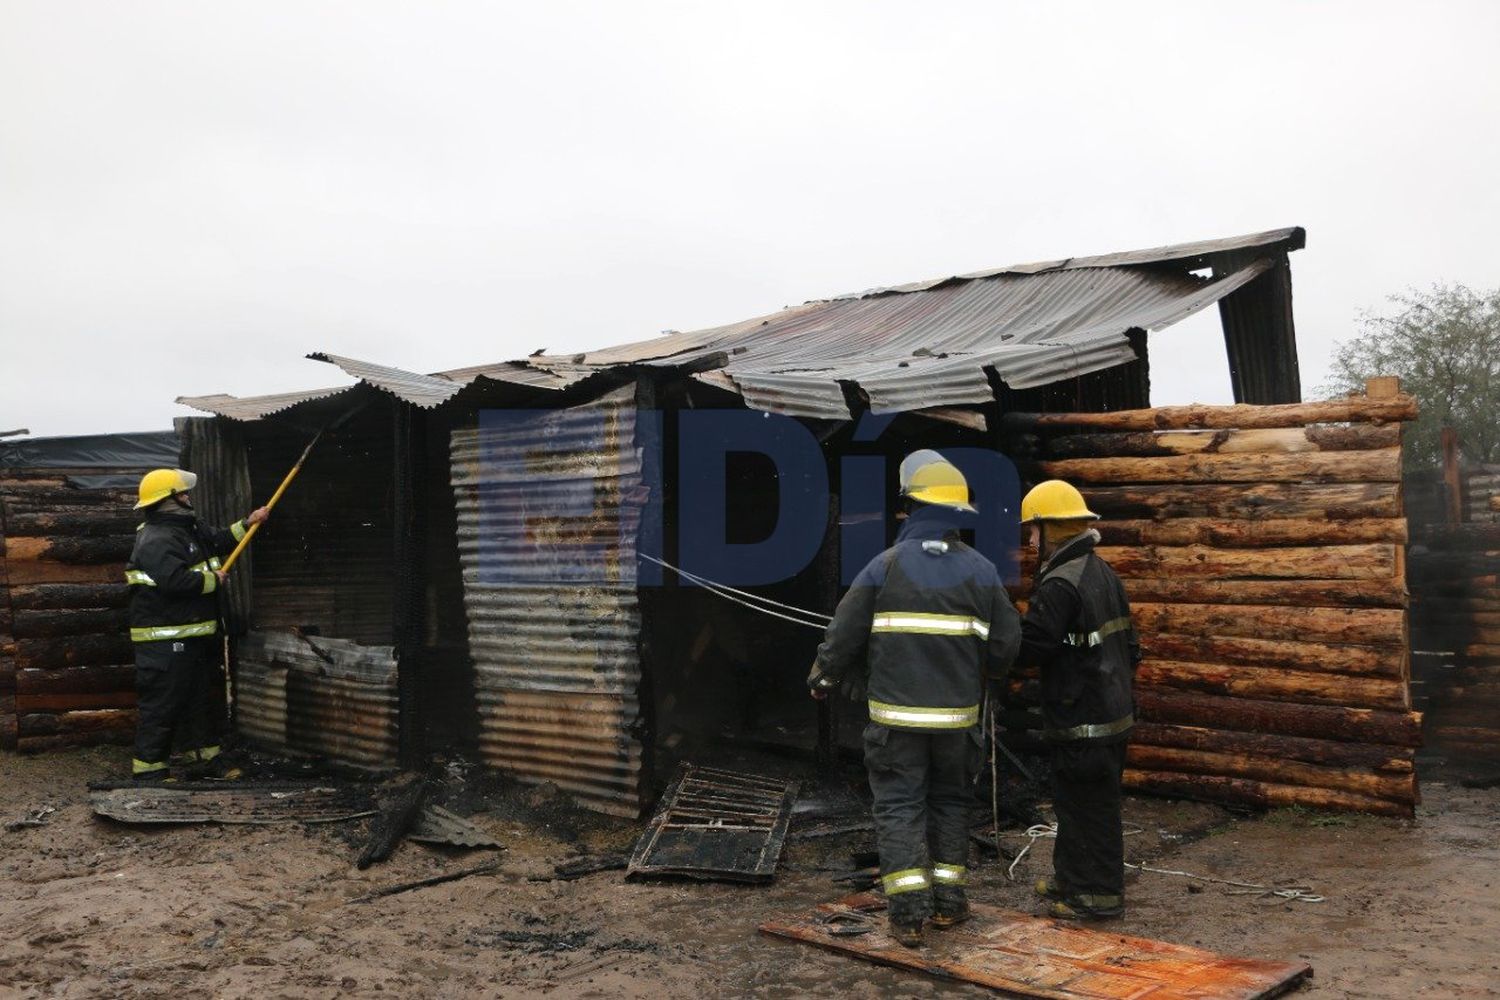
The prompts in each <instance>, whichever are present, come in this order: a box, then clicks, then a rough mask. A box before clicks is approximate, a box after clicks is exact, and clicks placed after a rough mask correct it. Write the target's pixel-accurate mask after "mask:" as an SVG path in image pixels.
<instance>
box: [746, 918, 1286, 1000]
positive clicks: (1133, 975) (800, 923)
mask: <svg viewBox="0 0 1500 1000" xmlns="http://www.w3.org/2000/svg"><path fill="white" fill-rule="evenodd" d="M970 908H971V910H972V915H971V917H970V919H969V921H968V922H967V923H965V924H963V925H961V926H959V927H956V928H953V929H952V930H948V931H944V932H943V933H942V934H935V935H932V936H931V937H930V938H929V939H928V945H927V947H924V948H904V947H902V946H901V945H899V944H897V943H896V942H895V940H894V939H892V938H891V937H890V935H889V933H888V932H887V929H886V923H885V920H884V910H885V900H884V898H883V897H880V896H876V895H874V894H873V893H860V894H858V895H854V896H849V897H846V898H844V899H841V900H838V901H836V902H832V903H824V904H822V905H820V906H818V907H817V908H816V909H813V910H809V911H804V912H802V913H799V914H796V915H793V916H788V917H780V918H776V919H772V920H768V921H766V922H765V923H763V924H761V925H760V931H761V933H762V934H769V935H772V936H775V937H782V938H788V939H790V940H793V941H801V942H803V943H805V944H812V945H816V946H818V947H821V948H827V949H829V950H830V951H835V952H840V953H842V954H845V955H849V956H852V957H855V958H861V959H864V960H866V961H871V962H876V963H879V964H881V965H889V966H894V967H897V968H904V969H910V970H913V971H916V972H925V973H928V974H930V975H934V976H937V977H939V978H941V979H942V980H944V981H953V980H959V981H962V982H969V983H976V984H978V985H981V986H986V987H989V988H991V989H996V990H1001V991H1004V992H1005V994H1006V995H1007V996H1020V997H1039V998H1046V1000H1126V998H1132V1000H1134V998H1140V997H1146V996H1149V997H1150V998H1151V1000H1202V998H1204V997H1214V998H1216V1000H1261V998H1266V997H1273V996H1278V995H1280V994H1281V993H1283V992H1285V991H1286V990H1288V989H1291V988H1292V987H1293V986H1294V985H1295V984H1296V983H1298V982H1300V981H1301V980H1303V979H1305V978H1307V977H1308V976H1310V975H1312V969H1311V968H1310V967H1309V966H1307V965H1305V964H1303V963H1300V962H1269V961H1264V960H1260V959H1249V958H1227V957H1225V956H1221V955H1215V954H1213V953H1212V952H1207V951H1202V950H1200V949H1197V948H1188V947H1185V946H1183V945H1176V944H1168V943H1166V942H1163V941H1152V940H1149V939H1147V938H1138V937H1130V936H1128V935H1124V934H1120V933H1119V932H1118V931H1117V930H1116V929H1113V928H1099V929H1094V928H1089V927H1083V926H1079V925H1078V924H1074V923H1069V922H1066V921H1058V920H1052V919H1049V918H1047V917H1034V916H1030V915H1028V914H1023V913H1015V912H1011V911H1008V910H1002V909H1000V908H999V907H995V906H988V905H986V904H983V903H970ZM850 922H854V923H857V924H860V925H862V926H865V927H868V931H867V932H865V933H860V934H853V935H851V934H836V933H834V931H835V930H836V929H837V927H838V924H839V923H844V924H845V925H847V924H848V923H850ZM903 992H910V991H903ZM924 992H925V991H924Z"/></svg>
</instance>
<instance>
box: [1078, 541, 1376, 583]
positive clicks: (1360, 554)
mask: <svg viewBox="0 0 1500 1000" xmlns="http://www.w3.org/2000/svg"><path fill="white" fill-rule="evenodd" d="M1396 551H1397V546H1395V545H1384V544H1371V545H1326V546H1319V547H1307V548H1284V549H1216V548H1211V547H1209V546H1206V545H1183V546H1160V545H1153V546H1142V547H1139V548H1127V547H1123V546H1117V545H1101V546H1099V547H1098V548H1097V549H1095V552H1096V553H1097V554H1098V555H1099V556H1100V558H1102V559H1104V560H1105V561H1106V562H1108V563H1109V564H1110V566H1111V567H1113V568H1114V571H1115V572H1116V573H1118V574H1119V575H1120V576H1122V577H1125V578H1127V579H1128V578H1129V577H1135V576H1149V577H1162V576H1185V577H1197V576H1208V577H1214V578H1216V579H1220V580H1224V579H1236V578H1242V579H1293V580H1308V579H1319V580H1328V579H1341V580H1378V579H1391V578H1393V577H1394V576H1395V575H1396V568H1397V559H1396ZM1126 588H1127V590H1128V589H1129V583H1128V582H1127V584H1126Z"/></svg>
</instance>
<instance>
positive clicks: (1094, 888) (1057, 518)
mask: <svg viewBox="0 0 1500 1000" xmlns="http://www.w3.org/2000/svg"><path fill="white" fill-rule="evenodd" d="M1097 519H1098V515H1097V514H1095V513H1093V512H1092V511H1091V510H1089V509H1088V505H1087V504H1085V503H1084V500H1083V495H1082V494H1080V493H1079V492H1078V490H1076V489H1075V488H1073V487H1072V486H1071V485H1069V484H1068V483H1065V482H1063V481H1062V480H1060V479H1052V480H1048V481H1047V482H1044V483H1039V484H1038V485H1037V486H1036V487H1035V488H1033V489H1032V490H1031V491H1030V492H1029V493H1027V494H1026V497H1025V498H1024V499H1023V500H1022V501H1021V523H1022V524H1025V525H1029V526H1030V535H1031V545H1032V547H1033V548H1035V549H1036V550H1037V558H1038V566H1037V570H1036V582H1035V586H1034V587H1033V589H1032V593H1031V602H1030V604H1029V605H1028V606H1027V608H1026V617H1025V618H1024V620H1023V621H1022V623H1021V651H1020V654H1019V656H1018V657H1017V660H1016V662H1017V663H1018V664H1020V665H1022V666H1036V667H1038V668H1039V669H1040V671H1041V677H1042V719H1043V725H1044V731H1043V734H1044V736H1045V737H1046V739H1047V741H1048V742H1049V743H1051V744H1052V801H1053V808H1054V809H1055V810H1056V812H1057V841H1056V845H1055V847H1054V848H1053V854H1052V870H1053V874H1052V877H1050V878H1046V879H1042V880H1040V881H1039V882H1037V884H1036V892H1037V894H1038V895H1039V896H1042V897H1043V898H1045V899H1047V900H1050V901H1051V905H1050V907H1049V912H1050V913H1051V915H1052V916H1054V917H1059V918H1063V919H1070V920H1081V919H1102V918H1107V917H1117V916H1119V915H1121V914H1122V913H1124V912H1125V845H1124V833H1123V829H1122V825H1121V818H1120V777H1121V774H1122V773H1123V772H1124V770H1125V743H1126V741H1127V740H1128V739H1129V738H1130V728H1131V726H1132V725H1134V714H1133V710H1134V704H1135V702H1134V695H1133V693H1132V686H1133V683H1134V679H1135V668H1136V664H1137V663H1139V662H1140V659H1141V652H1140V640H1139V638H1138V637H1137V635H1136V630H1135V627H1134V626H1133V625H1132V624H1131V620H1130V604H1129V602H1128V601H1127V600H1126V598H1125V588H1124V587H1123V586H1121V584H1120V578H1119V577H1117V576H1116V575H1115V573H1114V570H1112V569H1110V568H1109V564H1108V563H1106V562H1105V561H1104V560H1103V559H1101V558H1099V556H1098V555H1097V554H1095V552H1094V547H1095V546H1096V545H1097V544H1098V543H1099V532H1097V531H1095V530H1094V529H1093V528H1092V527H1090V522H1092V521H1095V520H1097Z"/></svg>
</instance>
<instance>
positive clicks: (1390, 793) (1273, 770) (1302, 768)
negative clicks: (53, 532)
mask: <svg viewBox="0 0 1500 1000" xmlns="http://www.w3.org/2000/svg"><path fill="white" fill-rule="evenodd" d="M23 732H24V730H23ZM1126 761H1127V762H1128V766H1130V767H1134V768H1137V769H1139V770H1142V771H1175V772H1178V773H1186V774H1202V775H1223V776H1227V777H1232V778H1250V779H1252V780H1254V781H1269V782H1274V783H1276V784H1281V785H1298V786H1301V787H1304V788H1329V789H1335V790H1337V791H1342V792H1354V793H1356V794H1359V795H1369V796H1372V797H1374V798H1377V799H1387V800H1389V801H1391V802H1405V803H1409V804H1415V802H1416V800H1417V778H1416V775H1415V774H1405V775H1390V774H1374V773H1371V772H1369V771H1357V770H1345V769H1342V768H1333V767H1319V766H1318V765H1316V764H1303V763H1300V762H1298V761H1288V760H1277V759H1275V758H1272V757H1257V756H1251V755H1249V754H1236V753H1213V752H1208V751H1203V750H1187V749H1182V748H1179V747H1158V746H1149V745H1144V744H1141V745H1137V744H1134V743H1132V744H1131V745H1130V747H1129V749H1128V750H1127V751H1126Z"/></svg>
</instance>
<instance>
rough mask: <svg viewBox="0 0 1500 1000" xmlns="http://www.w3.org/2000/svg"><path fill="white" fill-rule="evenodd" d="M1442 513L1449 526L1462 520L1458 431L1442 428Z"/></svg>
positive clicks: (1462, 507)
mask: <svg viewBox="0 0 1500 1000" xmlns="http://www.w3.org/2000/svg"><path fill="white" fill-rule="evenodd" d="M1442 442H1443V513H1444V514H1445V515H1446V519H1447V521H1448V523H1449V524H1458V523H1459V522H1460V521H1462V520H1463V519H1464V492H1463V477H1462V476H1461V475H1460V473H1459V468H1458V431H1457V430H1455V429H1454V428H1452V427H1444V428H1443V435H1442Z"/></svg>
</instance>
